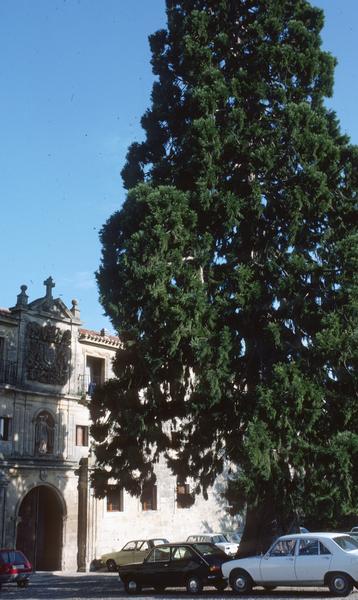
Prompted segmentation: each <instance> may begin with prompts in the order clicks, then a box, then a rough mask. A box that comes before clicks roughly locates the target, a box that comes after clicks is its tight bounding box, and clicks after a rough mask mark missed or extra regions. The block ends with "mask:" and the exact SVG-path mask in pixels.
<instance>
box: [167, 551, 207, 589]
mask: <svg viewBox="0 0 358 600" xmlns="http://www.w3.org/2000/svg"><path fill="white" fill-rule="evenodd" d="M199 563H200V558H199V556H198V555H197V554H196V553H195V552H194V551H193V550H192V549H191V548H190V547H189V546H185V545H184V544H183V545H178V546H175V547H174V546H173V547H172V554H171V560H170V565H169V568H168V574H167V580H168V583H167V584H166V585H167V587H174V586H179V587H180V586H183V585H185V583H186V580H187V577H188V575H192V574H193V573H194V572H196V571H199V569H200V564H199Z"/></svg>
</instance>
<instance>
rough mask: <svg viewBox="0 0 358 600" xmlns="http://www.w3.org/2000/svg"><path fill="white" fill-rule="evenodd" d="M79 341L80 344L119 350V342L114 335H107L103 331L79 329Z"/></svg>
mask: <svg viewBox="0 0 358 600" xmlns="http://www.w3.org/2000/svg"><path fill="white" fill-rule="evenodd" d="M78 334H79V341H80V342H82V343H89V344H96V345H99V346H106V347H107V348H119V347H120V345H121V344H120V340H119V337H117V336H115V335H107V334H106V333H105V332H104V331H103V330H102V331H101V332H99V331H93V330H91V329H79V330H78Z"/></svg>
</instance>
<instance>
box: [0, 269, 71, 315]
mask: <svg viewBox="0 0 358 600" xmlns="http://www.w3.org/2000/svg"><path fill="white" fill-rule="evenodd" d="M44 285H45V286H46V295H45V296H43V297H42V298H38V299H37V300H33V301H32V302H28V296H27V294H26V290H27V286H26V285H22V286H21V293H20V294H18V296H17V303H16V306H14V307H13V308H10V311H11V313H16V312H17V311H27V312H31V313H32V314H33V315H34V316H35V314H37V315H39V316H45V317H46V318H49V317H50V318H52V319H56V320H57V321H72V322H75V323H77V324H79V325H80V323H81V321H80V312H79V309H78V306H77V301H76V300H72V309H69V308H67V306H66V304H65V303H64V302H63V301H62V300H61V298H54V297H53V296H52V288H54V287H55V284H54V281H53V279H52V277H48V279H46V281H44Z"/></svg>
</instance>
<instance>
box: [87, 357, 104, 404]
mask: <svg viewBox="0 0 358 600" xmlns="http://www.w3.org/2000/svg"><path fill="white" fill-rule="evenodd" d="M104 372H105V360H104V358H99V357H97V356H87V357H86V386H87V389H86V393H87V394H88V395H89V396H93V392H94V390H95V389H96V386H97V385H102V384H103V383H104Z"/></svg>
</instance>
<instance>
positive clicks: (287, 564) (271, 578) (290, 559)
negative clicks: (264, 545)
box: [260, 538, 296, 584]
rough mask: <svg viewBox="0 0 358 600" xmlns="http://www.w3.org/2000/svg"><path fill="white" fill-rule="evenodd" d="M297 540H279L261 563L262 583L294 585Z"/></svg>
mask: <svg viewBox="0 0 358 600" xmlns="http://www.w3.org/2000/svg"><path fill="white" fill-rule="evenodd" d="M295 546H296V540H295V538H285V539H279V540H277V542H276V543H275V544H274V545H273V546H272V548H270V550H269V551H268V552H267V554H265V555H264V556H263V557H262V559H261V561H260V576H261V582H262V583H271V584H272V583H277V584H279V583H281V584H284V583H292V582H295V581H296V573H295Z"/></svg>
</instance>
